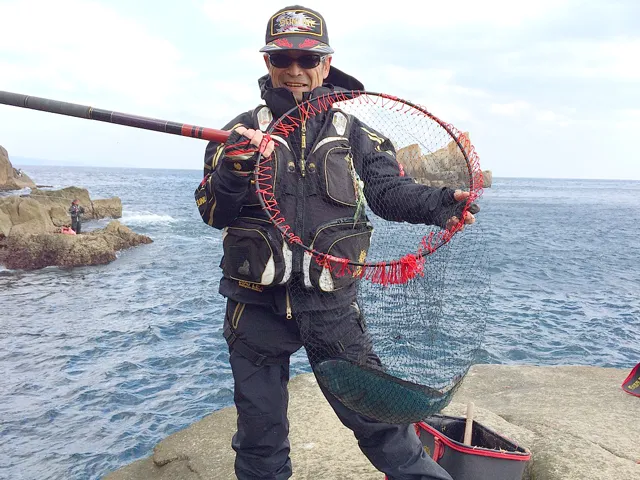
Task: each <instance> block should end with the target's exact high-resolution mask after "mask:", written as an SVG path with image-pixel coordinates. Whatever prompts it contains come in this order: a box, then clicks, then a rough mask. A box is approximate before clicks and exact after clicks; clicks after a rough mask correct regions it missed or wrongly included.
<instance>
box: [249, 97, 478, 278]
mask: <svg viewBox="0 0 640 480" xmlns="http://www.w3.org/2000/svg"><path fill="white" fill-rule="evenodd" d="M339 102H358V103H360V104H366V103H369V104H379V105H380V106H381V107H383V108H386V109H389V110H394V111H395V112H397V113H404V114H407V115H421V116H423V117H426V118H428V119H430V120H432V121H433V122H435V123H437V124H438V125H439V126H440V127H442V128H443V129H444V130H445V131H446V132H447V133H448V135H449V136H450V137H451V139H452V140H453V141H455V143H456V144H457V146H458V148H459V149H460V152H461V153H462V155H463V156H464V159H465V161H466V164H467V170H468V174H469V177H468V179H469V197H468V198H467V200H466V203H465V205H464V207H463V210H462V213H461V215H460V218H461V219H463V218H464V216H465V214H466V212H467V211H468V210H469V208H470V206H471V204H472V203H473V202H474V201H475V200H477V199H478V198H479V197H480V196H481V195H482V192H483V175H482V170H481V168H480V160H479V157H478V154H477V153H476V150H475V147H474V146H473V145H472V144H471V141H470V139H469V136H468V135H466V134H465V133H463V132H461V131H460V130H458V129H457V128H456V127H454V126H453V125H452V124H450V123H447V122H445V121H443V120H441V119H439V118H438V117H436V116H435V115H434V114H432V113H431V112H429V111H428V110H427V109H426V108H425V107H423V106H420V105H417V104H414V103H411V102H409V101H407V100H404V99H401V98H399V97H395V96H392V95H387V94H383V93H375V92H365V91H358V90H351V91H341V92H333V93H330V94H324V95H321V96H320V97H317V98H314V99H312V100H309V101H307V102H304V103H302V104H299V105H298V106H297V107H295V108H293V109H291V110H290V111H288V112H286V113H285V114H284V115H282V116H281V117H280V118H279V119H278V120H277V121H276V122H275V123H274V124H273V125H272V126H271V127H270V128H269V129H268V130H267V134H266V136H265V140H264V141H263V146H264V145H266V143H267V142H268V141H269V140H270V139H271V135H272V134H274V135H279V136H281V137H285V138H286V137H288V136H289V135H290V134H291V133H292V132H294V131H296V130H297V129H298V128H300V127H301V125H302V124H303V122H306V120H307V119H309V118H311V117H313V116H315V115H318V114H319V113H324V112H327V111H329V110H330V109H331V108H333V105H334V104H335V103H339ZM296 114H297V115H296ZM261 151H262V148H261ZM273 170H274V168H273V166H272V165H270V162H269V158H265V157H263V156H262V155H261V154H259V155H258V159H257V161H256V167H255V171H254V182H255V189H256V193H257V194H258V199H259V201H260V204H261V206H262V209H263V210H264V212H265V213H266V214H267V216H268V217H269V219H270V220H271V222H272V223H273V224H274V225H275V226H276V228H278V230H279V231H280V233H281V234H282V235H283V237H284V238H285V240H286V241H287V242H289V243H290V244H297V245H300V246H301V247H302V248H303V249H304V250H306V251H307V252H309V253H311V255H312V257H313V259H314V260H315V261H316V262H317V263H318V264H319V265H320V266H321V267H323V268H328V269H329V270H331V272H332V273H333V274H334V275H336V276H338V277H339V276H343V275H350V276H353V277H356V278H360V279H366V280H368V281H371V282H373V283H376V284H381V285H391V284H404V283H407V282H408V281H410V280H411V279H413V278H415V277H416V276H417V275H424V265H425V262H426V257H427V256H428V255H430V254H432V253H433V252H435V251H436V250H437V249H438V248H440V247H442V246H443V245H445V244H447V243H448V242H449V240H451V238H453V236H454V235H455V234H456V233H457V232H459V231H460V230H461V229H462V228H463V227H464V223H463V221H462V220H461V221H460V222H458V223H455V224H454V225H452V226H450V227H449V228H445V229H442V230H441V231H439V232H429V234H428V235H425V236H424V237H423V238H422V240H421V241H420V243H419V245H417V247H416V250H415V252H412V253H408V254H406V255H404V256H402V257H400V258H397V259H393V260H388V261H380V262H375V263H368V262H364V263H359V262H354V261H352V260H350V259H348V258H339V257H335V256H333V255H329V254H326V253H323V252H319V251H317V250H314V249H312V248H310V247H308V246H306V245H304V242H303V241H302V239H301V238H300V237H299V236H298V235H296V234H295V232H294V231H293V229H292V227H291V226H290V225H289V222H288V221H287V220H286V219H285V218H284V216H283V215H282V212H281V210H280V208H279V205H278V201H277V200H276V198H275V193H274V190H273V184H272V183H271V180H272V179H273V177H274V174H273Z"/></svg>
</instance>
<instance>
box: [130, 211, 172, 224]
mask: <svg viewBox="0 0 640 480" xmlns="http://www.w3.org/2000/svg"><path fill="white" fill-rule="evenodd" d="M120 220H121V222H122V223H125V224H127V223H135V224H149V223H173V222H176V221H177V220H176V219H175V218H173V217H172V216H171V215H161V214H157V213H142V212H131V213H125V214H124V215H123V216H122V218H121V219H120Z"/></svg>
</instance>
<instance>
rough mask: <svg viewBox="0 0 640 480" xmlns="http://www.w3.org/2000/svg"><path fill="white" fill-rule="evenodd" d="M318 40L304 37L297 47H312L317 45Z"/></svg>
mask: <svg viewBox="0 0 640 480" xmlns="http://www.w3.org/2000/svg"><path fill="white" fill-rule="evenodd" d="M319 43H320V42H319V41H318V40H311V39H310V38H305V39H304V41H303V42H302V43H300V45H298V48H312V47H315V46H316V45H318V44H319Z"/></svg>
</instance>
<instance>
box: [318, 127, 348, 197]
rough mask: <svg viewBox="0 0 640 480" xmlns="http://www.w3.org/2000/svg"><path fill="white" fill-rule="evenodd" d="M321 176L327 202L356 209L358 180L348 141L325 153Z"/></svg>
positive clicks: (321, 186)
mask: <svg viewBox="0 0 640 480" xmlns="http://www.w3.org/2000/svg"><path fill="white" fill-rule="evenodd" d="M318 173H319V176H320V179H319V180H320V190H321V191H322V192H323V194H324V195H325V197H326V198H327V200H329V201H331V202H333V203H337V204H339V205H346V206H350V207H355V206H356V204H357V199H358V196H357V191H358V178H357V175H356V171H355V169H354V167H353V154H352V152H351V147H350V146H349V144H348V143H347V139H346V138H345V139H344V140H343V139H341V141H340V142H339V145H334V146H331V147H330V148H329V149H328V150H326V153H324V158H323V161H322V162H321V168H320V171H319V172H318Z"/></svg>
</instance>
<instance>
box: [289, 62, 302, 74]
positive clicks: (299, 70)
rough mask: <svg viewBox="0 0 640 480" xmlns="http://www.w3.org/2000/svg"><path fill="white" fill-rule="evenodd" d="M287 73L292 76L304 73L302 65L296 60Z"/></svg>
mask: <svg viewBox="0 0 640 480" xmlns="http://www.w3.org/2000/svg"><path fill="white" fill-rule="evenodd" d="M287 73H288V74H289V75H291V76H292V77H296V76H298V75H300V74H302V68H300V65H298V62H297V61H295V62H293V63H292V64H291V65H289V68H288V69H287Z"/></svg>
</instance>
